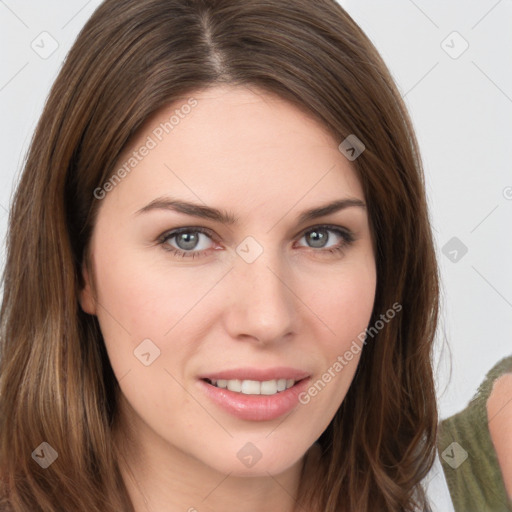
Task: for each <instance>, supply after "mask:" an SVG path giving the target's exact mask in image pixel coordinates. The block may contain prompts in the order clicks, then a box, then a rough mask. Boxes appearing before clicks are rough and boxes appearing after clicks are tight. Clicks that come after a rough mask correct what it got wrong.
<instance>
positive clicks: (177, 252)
mask: <svg viewBox="0 0 512 512" xmlns="http://www.w3.org/2000/svg"><path fill="white" fill-rule="evenodd" d="M316 230H326V231H332V232H334V233H336V234H337V235H339V236H340V237H341V238H342V242H340V243H339V244H338V245H336V246H334V247H330V248H327V249H322V248H319V249H315V248H314V247H309V249H313V251H315V252H320V253H329V254H337V253H340V252H341V251H343V250H344V249H346V248H347V247H348V246H350V245H351V244H352V243H353V242H354V241H355V238H354V235H353V234H352V233H351V232H350V231H348V230H346V229H342V228H340V227H338V226H332V225H330V224H320V225H318V226H312V227H310V228H307V229H306V230H305V231H302V233H301V234H300V236H299V239H300V238H302V237H303V236H305V235H307V234H308V233H311V232H313V231H316ZM181 233H203V234H205V235H206V236H208V237H209V238H210V239H212V240H214V241H216V240H215V237H214V236H213V235H212V232H211V231H210V230H209V229H206V228H202V227H184V228H178V229H175V230H173V231H170V232H167V233H164V234H163V235H162V236H161V237H160V238H159V239H158V243H159V244H160V245H161V246H162V247H163V249H164V250H165V251H168V252H171V253H172V254H173V255H174V256H177V257H181V258H200V257H203V256H205V253H207V252H208V251H210V250H212V249H204V250H202V251H195V250H194V251H183V250H181V249H176V248H175V247H170V246H169V245H168V243H167V242H168V241H169V240H171V239H173V238H175V237H176V236H178V235H180V234H181Z"/></svg>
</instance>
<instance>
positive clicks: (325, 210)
mask: <svg viewBox="0 0 512 512" xmlns="http://www.w3.org/2000/svg"><path fill="white" fill-rule="evenodd" d="M351 207H358V208H363V209H366V204H365V203H364V201H361V200H360V199H357V198H350V197H347V198H344V199H337V200H335V201H331V202H330V203H327V204H325V205H321V206H317V207H315V208H311V209H309V210H305V211H303V212H302V213H301V214H300V215H299V219H298V223H299V224H303V223H305V222H308V221H310V220H313V219H316V218H318V217H323V216H325V215H329V214H331V213H336V212H338V211H340V210H345V209H346V208H351ZM154 210H169V211H175V212H178V213H183V214H185V215H191V216H193V217H200V218H204V219H210V220H213V221H215V222H219V223H221V224H226V225H233V224H236V223H237V222H238V218H237V217H235V216H234V215H233V214H231V213H230V212H227V211H225V210H219V209H217V208H212V207H211V206H204V205H200V204H196V203H189V202H186V201H181V200H178V199H173V198H171V197H159V198H157V199H155V200H154V201H151V203H149V204H148V205H146V206H144V207H143V208H141V209H140V210H138V211H137V212H136V213H135V215H140V214H143V213H148V212H151V211H154Z"/></svg>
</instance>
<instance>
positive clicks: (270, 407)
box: [198, 377, 309, 421]
mask: <svg viewBox="0 0 512 512" xmlns="http://www.w3.org/2000/svg"><path fill="white" fill-rule="evenodd" d="M198 382H199V385H200V386H201V389H202V390H203V391H204V392H205V393H206V395H207V396H208V397H209V398H210V399H211V400H212V402H214V403H215V404H217V405H218V406H220V407H221V408H222V409H224V410H225V411H227V412H229V413H230V414H232V415H233V416H236V417H238V418H240V419H242V420H248V421H270V420H275V419H276V418H279V417H280V416H283V415H284V414H287V413H289V412H290V411H291V410H292V409H293V408H294V407H296V406H297V404H298V403H299V394H300V393H301V392H302V391H304V390H305V389H306V387H307V386H308V382H309V377H307V378H305V379H302V380H301V381H299V382H296V383H295V385H294V386H292V387H291V388H289V389H286V390H285V391H281V392H279V393H276V394H275V395H244V394H243V393H235V392H234V391H229V389H222V388H217V387H215V386H212V385H211V384H209V383H208V382H206V381H204V380H199V381H198Z"/></svg>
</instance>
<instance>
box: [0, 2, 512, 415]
mask: <svg viewBox="0 0 512 512" xmlns="http://www.w3.org/2000/svg"><path fill="white" fill-rule="evenodd" d="M99 3H100V1H99V0H91V1H88V2H87V1H85V0H66V1H63V0H61V1H58V0H48V1H45V2H36V1H33V0H32V1H28V0H18V1H14V0H5V1H3V0H0V38H1V39H0V55H1V60H0V62H1V66H0V109H1V110H0V111H1V114H2V115H1V119H0V154H1V155H2V160H1V166H0V169H1V170H0V236H1V237H2V240H3V238H4V236H5V231H6V228H7V211H8V209H9V204H10V199H11V194H12V190H13V185H14V184H15V182H16V180H17V177H18V175H19V172H20V170H21V167H22V163H23V158H24V156H25V152H26V150H27V147H28V144H29V142H30V137H31V135H32V132H33V130H34V127H35V124H36V122H37V119H38V117H39V115H40V113H41V110H42V107H43V103H44V100H45V98H46V96H47V94H48V92H49V89H50V87H51V84H52V82H53V80H54V79H55V77H56V75H57V72H58V70H59V68H60V66H61V63H62V61H63V58H64V57H65V55H66V53H67V51H68V50H69V48H70V46H71V45H72V43H73V41H74V39H75V37H76V35H77V34H78V31H79V30H80V29H81V27H82V26H83V24H84V23H85V22H86V20H87V19H88V18H89V16H90V15H91V14H92V12H93V11H94V9H95V8H96V6H97V5H99ZM340 3H341V4H342V5H343V6H344V7H345V8H346V9H347V11H348V12H349V14H351V15H352V17H353V18H354V19H355V21H356V22H357V23H358V24H359V25H360V26H361V27H362V28H363V30H364V31H365V32H366V34H367V35H368V36H369V37H370V39H371V40H372V41H373V43H374V44H375V45H376V47H377V49H378V50H379V52H380V53H381V55H382V56H383V58H384V60H385V61H386V63H387V64H388V66H389V68H390V70H391V72H392V74H393V76H394V77H395V80H396V82H397V85H398V87H399V89H400V91H401V93H402V95H403V96H404V98H405V101H406V103H407V106H408V108H409V110H410V113H411V116H412V119H413V123H414V126H415V129H416V132H417V136H418V139H419V143H420V147H421V151H422V157H423V162H424V167H425V175H426V185H427V194H428V198H429V204H430V210H431V218H432V225H433V229H434V234H435V238H436V245H437V250H438V259H439V263H440V266H441V272H442V281H443V302H442V317H441V324H440V328H439V332H438V340H437V350H436V354H437V356H436V361H437V367H438V371H437V377H438V389H439V400H440V412H441V417H447V416H449V415H451V414H453V413H455V412H457V411H458V410H460V409H462V408H463V407H465V405H466V404H467V402H468V400H469V399H470V398H471V397H472V395H473V394H474V393H475V391H476V389H477V387H478V385H479V383H480V382H481V381H482V379H483V378H484V376H485V374H486V373H487V371H488V370H489V369H490V368H491V367H492V366H493V365H494V364H495V363H496V362H497V361H498V360H499V359H501V358H502V357H504V356H506V355H509V354H512V270H511V262H512V244H511V243H510V238H511V234H512V229H511V226H512V224H511V221H512V172H511V170H512V165H511V162H512V66H511V63H512V58H511V57H512V0H499V1H498V0H478V1H476V0H471V1H468V0H451V1H442V0H431V1H426V0H414V1H413V0H392V1H378V0H342V1H341V2H340ZM45 33H46V34H45ZM41 34H42V35H41ZM52 45H58V47H57V48H56V50H55V51H54V52H53V53H52V54H51V55H45V54H44V52H50V51H51V50H52ZM43 46H44V50H43V48H42V47H43ZM42 53H43V55H41V54H42ZM466 251H467V252H466ZM4 252H5V249H4V244H3V243H2V244H1V249H0V265H1V266H2V267H3V262H4Z"/></svg>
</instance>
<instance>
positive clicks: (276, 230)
mask: <svg viewBox="0 0 512 512" xmlns="http://www.w3.org/2000/svg"><path fill="white" fill-rule="evenodd" d="M190 96H193V97H194V98H195V99H196V100H197V102H198V104H197V106H196V107H195V108H193V109H192V111H191V112H190V113H189V114H188V115H187V116H186V117H184V118H183V119H180V123H179V125H177V126H176V127H175V128H174V129H173V130H172V131H171V132H170V133H168V134H165V136H164V137H163V138H162V140H161V141H158V140H157V139H156V140H157V141H158V144H157V146H156V147H155V148H153V149H151V151H149V153H148V154H147V155H146V156H145V157H144V158H143V159H142V160H141V161H140V162H138V164H137V166H136V168H134V169H133V170H132V171H131V172H130V173H129V174H128V175H127V176H126V177H125V178H124V179H123V180H122V181H121V183H119V184H118V185H117V186H116V187H115V188H114V189H113V190H111V191H110V192H109V193H108V194H107V195H106V197H105V198H104V199H103V200H102V201H101V205H100V210H99V212H98V217H97V221H96V225H95V227H94V231H93V235H92V239H91V244H90V251H89V253H90V268H91V269H92V271H91V273H90V274H89V272H88V271H87V270H86V267H85V266H84V277H85V282H86V286H85V288H84V289H83V291H82V293H81V297H80V301H81V305H82V308H83V309H84V311H86V312H87V313H89V314H91V315H97V317H98V320H99V323H100V326H101V330H102V333H103V337H104V340H105V344H106V347H107V351H108V355H109V358H110V362H111V365H112V368H113V371H114V373H115V375H116V377H117V379H118V381H119V383H120V388H121V393H120V397H119V414H120V418H121V428H120V432H119V434H118V435H119V439H120V440H124V439H126V438H128V439H129V447H127V448H126V450H125V452H124V454H125V459H126V464H125V465H122V471H123V477H124V479H125V482H126V485H127V487H128V490H129V493H130V497H131V499H132V500H133V503H134V506H135V510H136V511H137V512H148V510H149V511H151V512H178V511H180V512H184V511H189V512H194V511H196V510H197V511H198V512H220V511H222V512H234V511H239V510H241V509H243V510H244V512H261V511H266V512H274V511H279V512H292V510H293V509H294V504H295V496H296V495H297V490H298V485H299V476H300V471H301V469H302V462H303V460H304V455H305V453H306V452H307V451H308V450H309V449H310V447H312V446H313V445H314V443H315V441H316V440H317V439H318V437H319V436H320V435H321V434H322V432H323V431H324V430H325V429H326V428H327V426H328V425H329V423H330V421H331V420H332V418H333V416H334V414H335V413H336V411H337V409H338V408H339V406H340V404H341V403H342V401H343V399H344V397H345V395H346V393H347V390H348V388H349V386H350V383H351V381H352V379H353V376H354V373H355V370H356V368H357V364H358V361H359V358H360V353H358V354H354V355H353V358H352V359H351V360H350V361H346V363H347V364H346V365H344V366H343V369H342V370H341V371H339V372H338V373H337V374H336V376H335V377H333V378H332V381H331V382H330V383H328V384H327V385H326V386H325V388H323V389H322V390H321V391H320V392H318V393H317V394H316V396H314V397H312V398H311V400H310V401H309V402H308V403H307V404H302V403H297V404H296V405H295V406H294V407H293V409H292V410H291V411H289V412H288V413H287V414H285V415H283V416H280V417H278V418H275V419H270V420H250V419H244V418H240V417H237V416H236V415H234V414H232V413H230V412H228V411H226V410H224V409H223V408H222V407H219V405H218V404H217V403H214V402H213V401H212V400H211V399H210V397H209V396H207V395H206V394H205V393H204V392H203V388H204V387H205V386H208V385H207V384H205V382H204V381H201V379H200V376H201V375H204V374H205V373H209V372H218V371H222V370H231V369H233V368H240V367H254V368H263V369H269V368H274V367H282V366H286V367H292V368H296V369H300V370H301V371H304V372H305V373H307V375H308V376H309V378H310V382H311V383H315V382H316V381H318V379H320V378H321V376H322V374H324V373H325V372H326V371H327V369H328V368H329V367H332V366H333V363H334V362H335V361H337V358H338V356H340V355H343V354H344V353H345V352H346V351H347V350H348V349H349V348H350V346H351V344H352V343H353V341H354V340H356V339H357V336H358V335H359V334H360V333H361V332H362V331H364V330H365V328H366V327H367V325H368V323H369V321H370V317H371V313H372V308H373V302H374V298H375V288H376V265H375V255H374V251H373V246H372V238H371V232H370V226H369V218H368V213H367V210H366V208H365V207H364V202H365V197H364V193H363V190H362V188H361V185H360V182H359V180H358V179H357V177H356V174H355V171H354V169H353V167H352V164H351V163H350V162H349V161H348V160H347V159H346V158H345V157H344V156H343V155H342V154H341V153H340V151H339V150H338V144H339V143H340V142H341V140H339V141H337V140H334V139H333V138H332V136H331V135H330V134H329V133H328V132H327V130H326V129H325V128H324V127H323V126H322V125H321V124H319V123H318V122H317V121H315V120H314V119H312V118H311V117H310V116H308V115H307V114H305V113H303V112H301V111H300V110H298V109H297V108H296V107H295V106H293V105H291V104H289V103H288V102H286V101H284V100H282V99H280V98H278V97H275V96H273V95H269V94H268V93H262V92H261V91H260V92H254V90H252V89H249V88H245V87H236V88H234V87H225V88H221V87H215V88H213V89H210V90H207V91H204V92H198V93H197V94H191V95H190ZM186 100H187V99H186V98H185V99H184V100H183V101H179V102H177V103H176V105H173V106H172V107H166V108H164V109H161V110H160V111H159V112H157V113H156V114H155V115H154V116H153V118H152V119H150V120H148V122H147V123H146V124H145V125H144V127H143V128H142V129H141V131H140V132H139V133H138V134H137V136H136V137H135V139H134V140H133V141H131V142H130V147H129V148H127V150H126V151H125V153H124V154H123V155H121V158H120V159H119V165H122V163H123V162H125V161H126V159H127V158H128V157H129V155H130V154H132V153H133V151H134V150H135V149H137V148H140V147H141V146H142V145H143V144H144V143H145V142H146V141H147V137H148V136H152V133H153V130H154V129H155V127H158V126H159V125H160V123H162V122H165V121H168V120H169V117H170V115H171V114H172V113H173V112H174V110H175V109H176V108H179V106H180V105H182V104H184V103H186ZM153 138H155V137H154V135H153ZM163 196H166V197H169V196H172V198H173V199H179V200H181V201H187V202H192V203H195V204H199V205H202V206H205V205H207V206H209V207H214V208H217V209H222V210H225V211H227V212H229V213H231V214H232V215H233V216H235V217H236V218H237V219H238V220H237V222H235V223H233V224H229V225H228V224H223V223H221V222H220V221H218V220H214V219H208V218H200V217H197V216H192V215H189V214H185V213H181V212H177V211H173V210H171V209H169V208H152V209H150V210H147V211H145V212H140V210H141V209H143V208H144V207H145V206H147V205H148V204H150V203H152V202H153V201H155V199H158V198H160V199H161V198H162V197H163ZM346 198H350V199H354V200H359V201H360V202H361V203H363V206H362V207H361V206H349V207H346V208H343V209H340V210H338V211H333V212H330V213H328V214H324V215H322V216H319V217H317V218H312V219H308V220H303V221H302V222H299V216H300V214H301V213H303V212H304V211H305V210H309V209H312V208H317V207H319V206H324V205H326V204H328V203H331V202H333V201H335V200H340V199H346ZM325 224H329V225H330V227H329V228H331V227H332V226H334V227H337V228H339V229H340V230H344V231H347V230H348V231H350V232H351V233H352V234H353V238H354V240H353V241H352V242H350V243H348V244H346V245H343V243H344V238H343V235H340V234H339V232H336V231H332V230H331V229H328V230H327V231H323V232H322V234H323V238H322V240H323V241H322V242H319V241H318V239H317V238H315V233H313V234H312V233H311V231H313V232H314V231H315V230H314V229H313V230H312V229H311V228H314V227H315V226H316V227H318V226H322V225H325ZM183 227H185V228H193V227H196V228H197V227H203V228H205V229H207V230H208V233H207V234H201V233H197V232H194V230H193V229H190V230H189V231H188V238H187V239H185V240H184V239H183V237H182V238H181V242H180V239H179V237H178V236H174V237H168V238H167V239H166V240H163V238H162V235H165V234H168V233H169V232H172V231H173V230H175V229H177V228H183ZM308 229H309V231H308ZM194 236H195V237H196V238H197V237H198V241H197V247H196V248H191V247H192V245H193V244H191V242H190V237H192V241H193V237H194ZM248 236H250V237H252V238H253V239H254V240H255V241H257V244H258V245H257V246H255V245H251V246H248V245H247V243H245V244H244V243H242V242H243V241H244V240H245V239H246V237H248ZM316 236H318V232H317V235H316ZM187 240H188V242H187ZM185 242H186V243H185ZM252 243H254V242H252ZM187 244H188V245H187ZM239 246H240V247H242V248H243V249H244V250H245V251H247V250H249V252H251V251H252V254H254V251H256V250H257V248H258V246H259V247H260V248H261V249H262V251H263V252H262V253H261V254H260V255H259V256H258V257H257V258H256V259H255V260H254V261H252V262H250V263H249V262H248V261H247V259H245V258H244V257H242V256H243V254H244V252H237V247H239ZM255 247H256V249H255ZM336 247H341V250H340V251H337V252H329V249H334V248H336ZM176 249H178V250H180V251H182V252H186V253H187V255H186V256H185V257H182V256H179V255H175V254H173V252H172V251H173V250H176ZM194 252H195V257H190V254H191V253H194ZM241 255H242V256H241ZM93 276H94V278H93ZM146 339H150V340H151V343H152V344H154V345H150V347H153V346H156V347H158V349H159V350H160V356H159V357H158V358H157V359H155V360H154V362H152V363H151V364H150V365H148V366H146V365H144V364H142V363H141V362H140V361H139V359H137V358H136V357H134V350H135V349H136V348H137V347H138V346H139V345H140V344H141V342H142V341H143V340H146ZM359 344H360V343H359ZM151 350H154V349H152V348H151ZM146 352H147V350H146ZM125 436H126V437H125ZM120 442H122V441H120ZM247 443H252V445H254V446H255V447H257V450H258V453H259V454H260V455H261V458H260V459H259V460H258V461H257V462H256V463H255V464H254V465H252V466H251V467H249V466H247V465H246V464H242V463H241V459H240V458H239V457H238V456H237V454H238V452H239V451H240V450H241V449H242V448H244V447H245V449H246V450H247V449H249V450H252V452H251V453H253V454H254V450H255V449H254V448H253V447H252V448H247V446H252V445H247ZM128 468H129V469H128ZM130 471H131V473H130ZM131 474H133V478H132V476H131ZM136 482H137V483H136ZM142 494H143V495H145V496H146V498H147V502H148V503H147V505H146V504H145V503H144V500H143V498H142Z"/></svg>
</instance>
